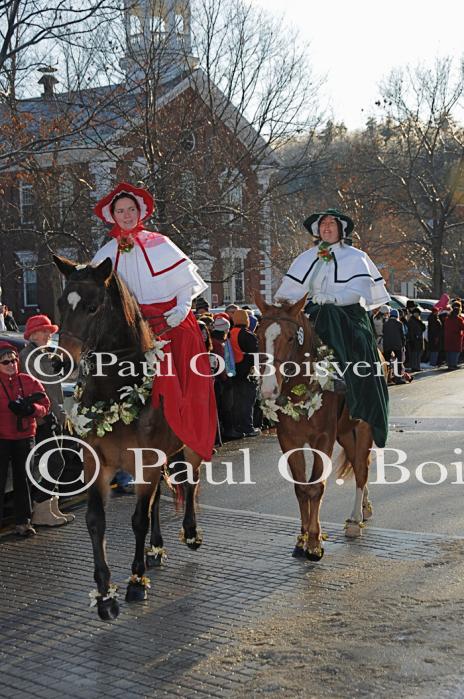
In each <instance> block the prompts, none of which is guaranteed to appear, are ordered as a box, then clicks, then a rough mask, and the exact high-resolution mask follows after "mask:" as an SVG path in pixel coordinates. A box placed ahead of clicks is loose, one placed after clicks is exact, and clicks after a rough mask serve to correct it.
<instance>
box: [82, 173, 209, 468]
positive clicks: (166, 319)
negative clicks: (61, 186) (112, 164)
mask: <svg viewBox="0 0 464 699" xmlns="http://www.w3.org/2000/svg"><path fill="white" fill-rule="evenodd" d="M153 209H154V202H153V197H152V196H151V194H150V193H149V192H147V191H146V190H145V189H141V188H139V187H134V186H133V185H131V184H128V183H126V182H122V183H120V184H118V186H117V187H116V188H115V189H113V191H112V192H110V193H109V194H108V195H107V196H106V197H104V198H103V199H102V200H101V201H99V202H98V204H97V206H96V207H95V210H94V211H95V213H96V214H97V216H98V217H99V218H100V219H101V220H102V221H104V222H105V223H107V224H110V225H111V226H112V229H111V231H110V236H111V238H112V240H111V241H110V242H108V243H106V245H104V246H103V247H102V248H101V249H100V250H99V251H98V252H97V254H96V255H95V256H94V258H93V260H92V263H94V264H98V263H100V262H102V261H103V260H104V259H106V258H108V257H109V258H111V260H112V261H113V266H114V270H115V271H117V273H118V274H119V275H120V276H121V277H122V279H123V280H124V281H125V283H126V284H127V286H128V287H129V289H130V290H131V291H132V293H133V294H134V296H135V298H136V299H137V301H138V303H139V305H140V308H141V310H142V313H143V315H144V317H145V318H146V319H147V320H148V322H149V324H150V327H151V328H152V331H153V333H154V334H155V335H161V336H162V339H163V340H169V343H168V344H167V345H165V346H164V348H163V350H164V351H165V352H166V357H165V360H164V362H163V363H162V366H161V367H160V369H161V371H160V375H159V376H156V377H155V380H154V383H153V392H152V401H153V405H154V406H155V407H158V406H159V405H160V401H161V399H162V401H163V410H164V414H165V417H166V420H167V422H168V424H169V425H170V427H171V429H172V430H173V431H174V432H175V433H176V435H177V436H178V437H179V439H181V440H182V441H183V442H184V444H186V445H187V446H189V447H190V448H191V449H193V451H195V452H196V453H197V454H200V455H201V456H202V458H203V459H206V460H209V459H210V458H211V454H212V450H213V447H214V440H215V434H216V404H215V399H214V390H213V381H212V378H211V375H210V368H209V360H208V355H207V353H205V346H204V342H203V339H202V336H201V332H200V329H199V327H198V323H197V321H196V319H195V316H194V315H193V313H192V310H191V309H192V302H193V299H195V298H196V297H197V296H199V295H200V294H202V293H203V292H204V291H205V289H207V284H206V283H205V282H204V281H203V279H202V278H201V277H200V275H199V274H198V269H197V266H196V265H195V264H194V263H193V262H192V260H190V259H189V258H188V257H187V256H186V255H185V254H184V253H183V252H182V250H180V249H179V248H178V247H177V245H175V244H174V243H173V242H172V241H171V240H170V239H169V238H168V237H167V236H165V235H162V234H161V233H157V232H154V231H148V230H146V229H145V227H144V225H143V222H144V221H145V220H146V219H147V218H148V217H149V216H150V215H151V214H152V213H153ZM168 354H170V355H171V360H172V369H173V371H172V372H171V373H173V374H174V376H169V375H166V374H169V373H170V372H169V371H168V369H169V366H170V362H169V357H168ZM195 355H202V356H200V357H199V358H198V360H197V361H196V370H193V369H192V368H191V360H192V358H193V357H194V356H195Z"/></svg>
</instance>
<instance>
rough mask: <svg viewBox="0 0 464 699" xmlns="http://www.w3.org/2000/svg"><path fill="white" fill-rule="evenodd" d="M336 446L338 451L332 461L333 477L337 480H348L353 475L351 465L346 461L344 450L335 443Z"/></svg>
mask: <svg viewBox="0 0 464 699" xmlns="http://www.w3.org/2000/svg"><path fill="white" fill-rule="evenodd" d="M336 444H337V446H338V448H339V450H340V451H339V452H338V453H337V454H336V456H335V459H333V470H334V471H335V475H336V477H337V478H343V479H346V478H350V477H351V476H352V475H353V473H354V471H353V465H352V463H351V461H350V460H349V459H348V456H347V455H346V451H345V449H344V448H343V447H342V446H341V445H340V444H339V443H338V442H336Z"/></svg>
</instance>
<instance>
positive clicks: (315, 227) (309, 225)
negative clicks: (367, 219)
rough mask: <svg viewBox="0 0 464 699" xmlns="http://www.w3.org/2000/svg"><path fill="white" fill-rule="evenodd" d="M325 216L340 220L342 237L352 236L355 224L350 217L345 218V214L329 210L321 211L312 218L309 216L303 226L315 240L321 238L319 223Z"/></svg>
mask: <svg viewBox="0 0 464 699" xmlns="http://www.w3.org/2000/svg"><path fill="white" fill-rule="evenodd" d="M324 216H333V217H334V218H336V219H338V220H339V221H340V223H341V224H342V237H343V238H348V237H349V236H350V234H351V232H352V230H353V228H354V223H353V221H352V220H351V218H350V217H349V216H345V214H342V213H340V211H337V209H327V210H326V211H319V212H318V213H316V214H311V216H308V218H307V219H306V221H304V223H303V226H304V227H305V228H306V230H307V231H309V232H310V233H311V235H313V236H314V237H315V238H320V235H319V222H320V220H321V218H324Z"/></svg>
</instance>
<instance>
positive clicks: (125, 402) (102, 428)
mask: <svg viewBox="0 0 464 699" xmlns="http://www.w3.org/2000/svg"><path fill="white" fill-rule="evenodd" d="M168 342H169V340H155V341H154V346H153V348H152V349H150V350H149V351H148V352H146V353H145V359H146V360H147V365H148V366H154V364H155V362H156V360H163V359H164V356H165V353H164V351H163V347H164V345H166V344H167V343H168ZM84 373H85V372H84ZM152 385H153V375H148V376H145V378H144V380H143V382H142V383H141V384H139V385H138V384H134V385H133V386H123V387H122V388H120V389H119V394H120V396H119V400H114V399H111V400H109V401H102V400H98V401H96V403H94V404H93V405H91V406H89V407H87V406H83V405H82V403H81V401H82V393H83V388H82V384H81V383H77V384H76V387H75V389H74V393H73V396H72V398H67V399H66V400H65V401H64V409H65V413H66V425H67V427H68V429H69V431H70V433H71V434H72V433H73V432H75V433H76V434H77V435H79V437H86V436H87V435H88V434H90V433H91V432H94V433H95V434H96V435H97V437H104V436H105V434H106V433H107V432H111V431H112V430H113V425H114V424H115V423H116V422H119V420H121V421H122V422H123V423H124V424H125V425H130V424H131V422H133V421H134V420H136V419H137V418H138V416H139V415H140V412H141V410H142V409H143V407H144V406H145V405H146V402H147V399H148V398H149V397H150V395H151V390H152Z"/></svg>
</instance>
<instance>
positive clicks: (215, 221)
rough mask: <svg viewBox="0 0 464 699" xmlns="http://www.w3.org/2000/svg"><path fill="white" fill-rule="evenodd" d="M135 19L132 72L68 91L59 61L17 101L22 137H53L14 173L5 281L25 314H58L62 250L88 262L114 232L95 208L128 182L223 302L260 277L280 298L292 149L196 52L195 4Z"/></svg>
mask: <svg viewBox="0 0 464 699" xmlns="http://www.w3.org/2000/svg"><path fill="white" fill-rule="evenodd" d="M124 20H125V27H126V51H125V55H124V56H123V58H122V59H121V61H120V65H121V67H122V69H123V70H124V74H125V78H124V80H123V81H122V82H121V83H119V84H116V85H109V86H105V87H100V88H92V89H87V90H86V89H82V90H79V91H76V92H72V93H63V92H61V93H60V92H59V91H57V89H56V83H57V80H56V78H55V76H54V72H55V71H54V69H52V68H45V69H42V71H41V72H42V77H41V79H40V80H39V83H40V84H41V85H42V86H43V94H42V95H41V96H40V97H37V98H34V99H29V100H22V101H20V102H19V104H18V105H17V112H18V128H17V129H16V131H15V132H13V136H12V139H14V140H15V143H16V145H18V144H19V147H20V144H21V142H22V141H24V142H25V143H26V142H27V139H28V138H30V135H31V134H34V135H35V136H37V135H38V134H41V133H43V134H44V138H45V139H46V140H47V139H48V141H47V144H46V147H44V148H42V149H41V150H40V152H38V153H37V154H34V153H32V154H31V155H30V156H28V157H27V158H24V159H23V160H22V163H25V165H21V167H17V166H16V165H12V167H11V168H10V169H9V170H8V171H6V172H4V173H3V175H2V177H1V186H2V190H3V202H2V221H1V223H0V275H1V276H0V279H1V280H0V284H1V286H2V289H3V296H2V300H3V302H4V303H6V304H7V305H8V306H9V307H11V308H12V309H13V311H14V313H15V316H16V318H17V320H18V322H24V321H25V319H26V318H27V317H29V316H30V315H32V314H34V313H36V312H37V310H38V309H40V311H42V312H45V313H47V314H49V315H50V316H51V317H53V318H54V317H56V299H57V297H58V295H59V293H60V290H61V283H62V282H61V279H60V277H59V275H58V273H57V271H56V270H55V268H54V266H53V264H52V263H51V256H50V251H51V250H53V251H56V252H59V253H61V254H64V255H66V256H68V257H70V258H71V259H74V260H79V261H85V260H88V259H89V258H90V257H91V256H92V255H93V253H94V251H95V250H96V249H97V248H98V247H99V246H100V245H101V243H102V242H103V241H104V240H105V238H106V232H105V228H104V226H103V225H102V224H101V223H100V222H99V221H98V220H97V219H96V217H94V216H93V215H92V209H93V206H94V205H95V203H96V201H97V200H98V199H100V198H101V196H103V195H104V194H105V193H107V192H108V191H109V190H110V188H111V187H113V186H114V185H115V184H116V183H117V182H118V181H121V180H127V181H130V182H133V183H137V182H143V183H144V185H145V186H147V188H149V189H150V190H151V191H152V193H153V194H154V196H155V200H156V202H157V210H156V212H155V214H154V217H153V220H151V221H149V222H147V227H148V228H150V227H152V228H154V229H157V230H160V231H161V232H164V233H166V234H167V235H169V236H170V237H171V238H172V239H173V240H174V241H175V242H176V243H177V244H178V245H179V246H180V247H181V248H182V249H184V250H185V252H186V253H187V254H188V255H189V256H190V257H191V258H192V259H193V260H194V261H195V262H196V264H197V265H198V267H199V269H200V273H201V275H202V276H203V278H204V279H205V280H206V281H207V282H208V283H209V289H208V292H207V293H206V296H208V298H209V301H210V302H211V303H212V305H214V306H216V305H222V304H224V303H226V302H231V301H235V302H239V303H244V302H250V301H252V290H253V289H259V290H260V291H261V292H262V293H263V295H264V296H265V298H267V299H268V300H270V298H271V292H272V287H273V278H272V269H271V246H272V240H271V233H272V225H271V202H270V198H269V196H268V190H269V185H270V182H271V180H272V178H273V176H274V175H275V174H276V172H277V170H278V167H279V162H278V159H277V158H276V156H275V155H274V153H273V152H272V151H271V150H270V149H269V148H268V147H267V146H266V143H265V141H264V140H263V139H262V138H261V137H260V135H259V134H257V133H256V132H255V131H254V129H253V128H252V127H251V126H250V124H249V123H248V122H247V121H246V119H245V118H244V116H243V115H242V114H240V113H239V112H238V111H237V109H236V108H235V107H234V106H233V104H232V103H231V101H230V100H228V99H227V97H226V96H225V95H224V94H223V92H221V90H219V88H218V87H216V86H215V85H214V84H212V83H211V80H210V79H209V78H208V76H207V74H206V73H205V72H204V70H203V69H202V67H201V66H200V65H199V63H198V60H197V59H196V58H195V57H194V56H193V55H192V50H191V29H190V3H189V2H185V1H183V2H179V0H165V1H164V2H163V3H151V2H149V1H148V0H138V2H137V3H135V4H131V5H130V7H129V6H127V7H126V9H125V10H124ZM147 56H148V57H149V58H147ZM8 118H9V116H8V112H7V111H6V110H5V109H4V110H3V111H2V112H0V126H2V127H3V136H2V138H3V139H5V133H6V138H7V139H8V128H7V127H6V124H7V120H8ZM55 134H56V137H54V136H55ZM50 136H52V137H53V138H51V137H50ZM276 281H277V280H276Z"/></svg>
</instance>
